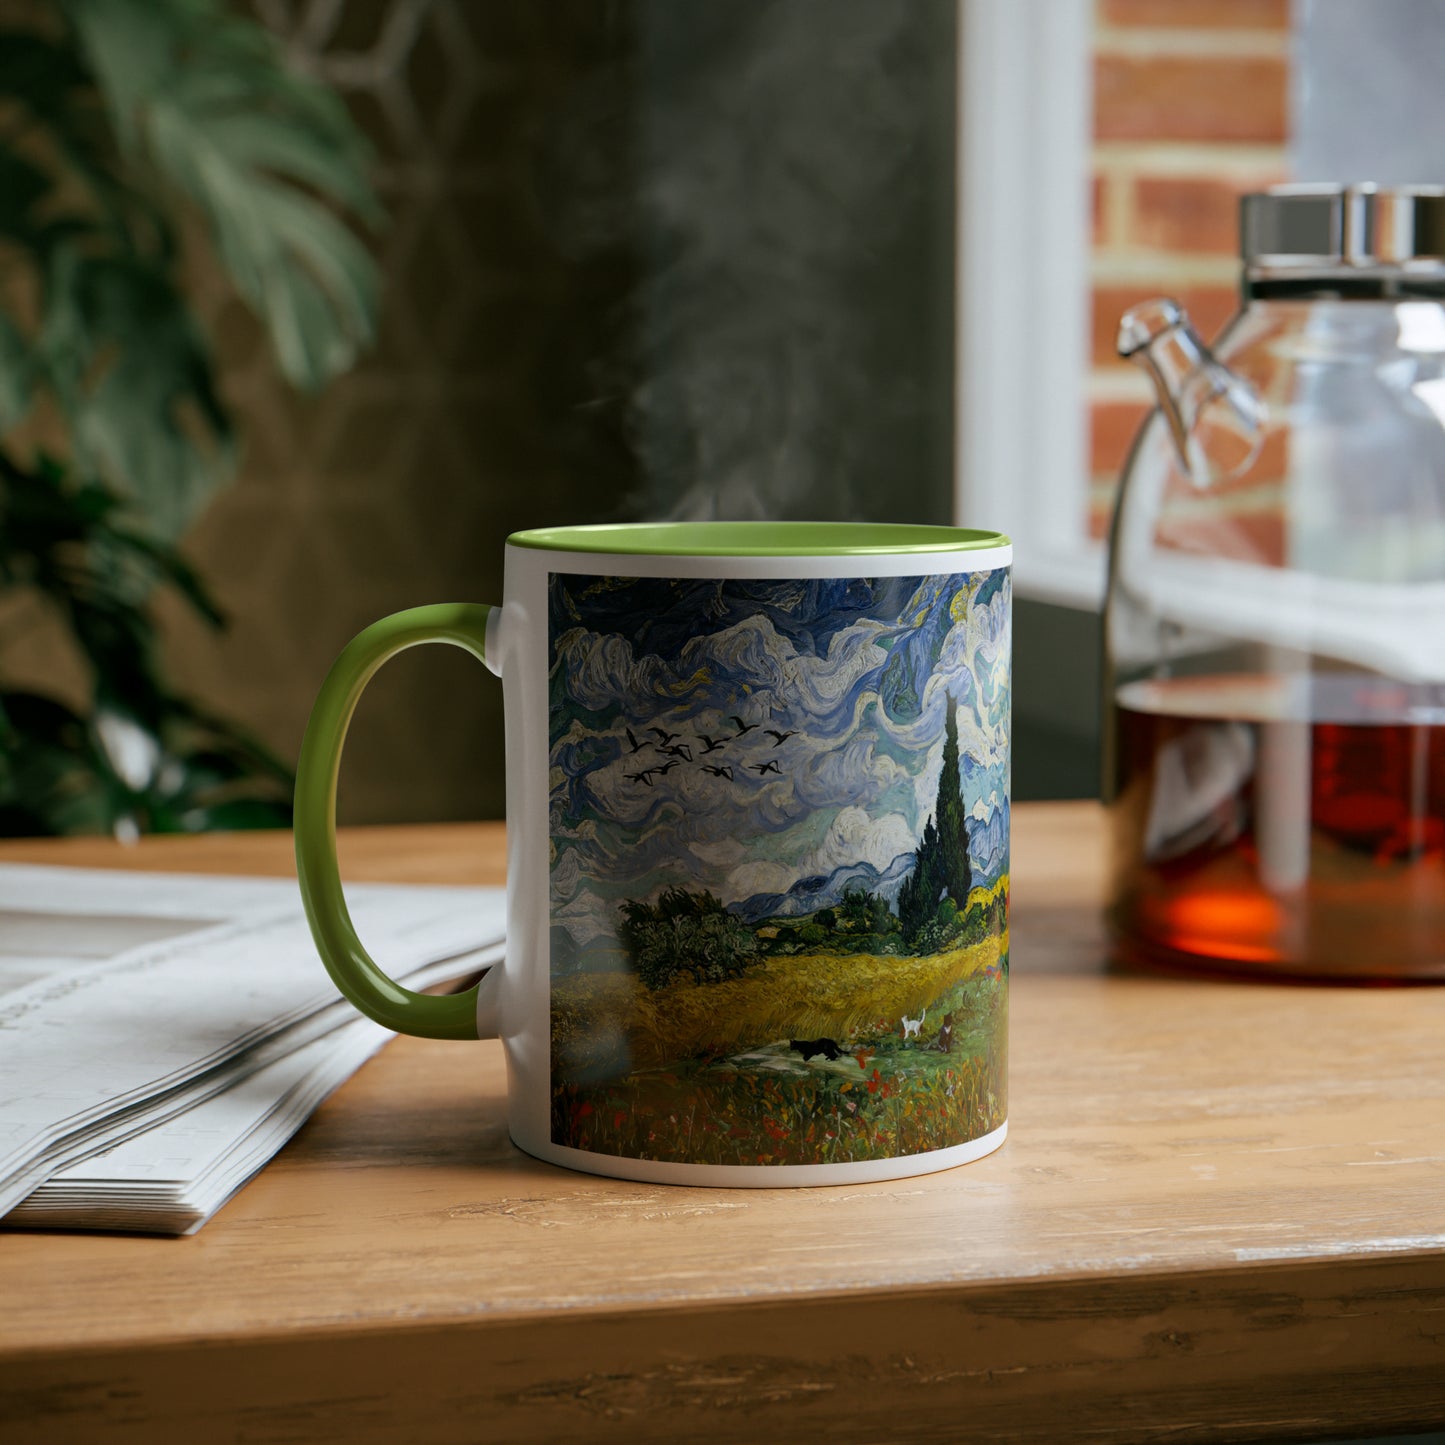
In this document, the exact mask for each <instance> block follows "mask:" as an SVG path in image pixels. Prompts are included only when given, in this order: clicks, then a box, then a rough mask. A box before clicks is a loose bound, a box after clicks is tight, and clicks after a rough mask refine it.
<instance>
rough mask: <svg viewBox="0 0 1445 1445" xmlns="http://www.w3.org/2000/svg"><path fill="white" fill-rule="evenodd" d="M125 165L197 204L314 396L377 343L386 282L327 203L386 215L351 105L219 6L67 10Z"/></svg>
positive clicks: (121, 1)
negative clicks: (147, 172) (145, 169)
mask: <svg viewBox="0 0 1445 1445" xmlns="http://www.w3.org/2000/svg"><path fill="white" fill-rule="evenodd" d="M65 9H66V11H67V13H68V14H69V15H70V17H71V19H72V21H73V23H74V25H75V28H76V32H77V33H78V35H79V37H80V41H81V45H82V47H83V50H84V54H85V56H86V59H87V61H88V63H89V65H90V67H91V69H92V70H93V71H94V73H95V75H96V78H97V79H98V81H99V82H100V87H101V90H102V92H103V94H104V95H105V98H106V102H107V105H108V106H109V109H110V112H111V114H112V116H113V118H114V122H115V128H116V133H117V135H118V136H119V138H120V143H121V147H122V150H123V152H124V153H125V154H126V155H127V156H129V157H131V158H133V159H135V160H137V161H139V162H142V163H144V164H146V165H148V166H150V167H152V168H153V169H154V171H155V173H156V175H157V177H158V178H159V179H160V180H161V181H162V182H163V183H164V184H165V185H167V186H170V187H174V188H175V189H176V190H177V191H179V192H181V193H182V194H184V195H185V196H187V197H189V198H190V200H192V201H194V202H195V203H196V204H197V205H198V206H199V207H200V208H201V211H202V212H203V213H204V215H205V217H206V220H207V221H208V222H209V224H210V227H211V230H212V233H213V234H214V236H215V239H216V245H217V248H218V251H219V253H220V256H221V259H222V261H223V262H224V263H225V266H226V268H227V270H228V271H229V273H230V276H231V279H232V281H233V282H234V283H235V286H236V289H237V290H238V291H239V292H240V293H241V295H242V296H244V297H245V298H246V300H247V301H249V302H250V303H251V305H252V306H253V307H254V308H255V309H256V311H257V312H258V313H259V314H260V315H261V316H262V317H263V318H264V320H265V322H266V325H267V328H268V330H269V331H270V334H271V340H272V344H273V345H274V346H275V348H276V355H277V358H278V360H279V361H280V363H281V366H282V368H283V370H284V371H285V373H286V375H287V376H288V377H289V378H290V379H291V380H292V381H293V382H294V383H295V384H296V385H298V386H302V387H307V388H312V387H317V386H320V385H322V384H324V383H325V382H327V381H329V380H330V379H331V378H332V377H333V376H336V375H337V374H338V373H340V372H342V371H345V370H346V369H347V368H348V367H349V366H351V365H352V364H353V363H354V362H355V360H356V357H357V355H358V352H359V351H360V350H361V348H363V347H364V346H366V345H367V344H369V343H370V341H371V340H372V337H373V334H374V329H375V322H376V271H375V267H374V265H373V263H372V260H371V257H370V256H369V255H368V253H367V252H366V250H365V248H364V247H362V246H361V244H360V243H359V242H358V241H357V240H356V238H355V236H353V235H352V233H351V231H350V230H348V229H347V227H346V226H345V225H344V224H342V222H341V221H339V220H338V219H337V217H336V216H335V214H333V212H332V211H331V210H329V209H328V208H327V206H325V205H323V204H322V203H321V201H320V200H318V199H316V197H321V198H323V199H324V200H326V201H330V202H332V203H334V204H335V205H337V206H342V207H346V208H347V209H349V210H351V211H353V212H355V213H356V214H357V215H359V216H361V217H362V218H364V219H367V220H374V219H375V218H376V214H377V208H376V202H375V199H374V197H373V195H372V192H371V188H370V185H369V184H368V182H367V180H366V165H365V162H366V156H365V153H364V150H363V149H362V146H361V142H360V140H359V138H358V135H357V132H356V131H355V129H354V128H353V127H352V125H351V123H350V120H349V119H348V117H347V114H346V111H345V109H344V108H343V107H342V105H341V103H340V101H339V100H337V98H336V97H335V96H334V95H333V94H331V92H330V91H327V90H325V89H323V88H321V87H320V86H318V85H316V84H315V83H314V82H311V81H309V80H306V79H304V78H302V77H300V76H298V75H294V74H292V73H291V72H289V71H288V70H286V69H285V67H284V66H283V65H282V64H281V60H280V56H279V53H278V51H277V48H276V46H275V44H274V42H273V41H272V40H271V37H270V36H269V35H267V34H266V32H265V31H262V30H260V29H259V28H258V27H257V26H255V25H253V24H250V23H248V22H246V21H242V20H238V19H236V18H235V17H234V16H232V15H231V14H229V13H228V11H227V10H226V8H225V7H224V6H223V5H221V4H219V3H218V0H65Z"/></svg>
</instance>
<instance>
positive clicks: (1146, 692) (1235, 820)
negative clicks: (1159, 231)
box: [1105, 186, 1445, 979]
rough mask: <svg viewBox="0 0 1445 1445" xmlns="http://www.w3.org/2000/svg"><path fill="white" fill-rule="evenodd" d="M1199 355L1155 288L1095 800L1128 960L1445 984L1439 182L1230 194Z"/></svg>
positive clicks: (1117, 526) (1116, 529)
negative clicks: (1224, 287) (1103, 810)
mask: <svg viewBox="0 0 1445 1445" xmlns="http://www.w3.org/2000/svg"><path fill="white" fill-rule="evenodd" d="M1241 237H1242V249H1243V259H1244V279H1243V305H1242V307H1241V309H1240V311H1239V313H1238V315H1237V316H1236V317H1235V318H1234V319H1233V320H1232V321H1231V322H1230V324H1229V325H1228V326H1227V327H1226V329H1225V331H1224V332H1223V334H1222V336H1221V338H1220V339H1219V340H1218V342H1217V343H1216V344H1215V346H1214V348H1213V349H1212V350H1211V349H1209V348H1206V347H1205V345H1204V344H1203V342H1202V341H1201V340H1200V338H1199V337H1198V335H1197V334H1196V333H1195V332H1194V331H1193V328H1192V327H1191V326H1190V324H1189V320H1188V318H1187V316H1185V315H1184V313H1183V312H1182V311H1181V310H1180V308H1179V307H1177V306H1176V305H1174V304H1173V303H1172V302H1168V301H1156V302H1149V303H1145V304H1144V305H1143V306H1140V307H1136V308H1134V309H1133V310H1132V311H1131V312H1130V313H1129V314H1128V315H1127V316H1126V317H1125V318H1124V321H1123V323H1122V325H1121V329H1120V338H1119V348H1120V351H1121V353H1122V354H1124V355H1126V356H1128V357H1130V358H1131V359H1132V360H1134V361H1136V362H1138V363H1139V364H1140V365H1142V366H1143V367H1144V368H1145V370H1146V371H1147V372H1148V373H1149V374H1150V376H1151V378H1152V380H1153V382H1154V384H1155V388H1156V393H1157V399H1158V406H1157V408H1156V409H1155V410H1154V411H1153V412H1152V413H1151V414H1150V416H1149V417H1148V418H1147V419H1146V421H1145V422H1144V424H1143V426H1142V428H1141V430H1140V433H1139V435H1138V437H1137V439H1136V440H1135V443H1134V449H1133V452H1132V453H1131V455H1130V458H1129V461H1128V462H1127V464H1126V466H1125V470H1124V476H1123V479H1122V482H1121V487H1120V492H1119V498H1118V502H1117V504H1116V510H1115V516H1114V524H1113V530H1112V536H1111V543H1110V580H1109V595H1108V603H1107V614H1106V628H1105V639H1106V652H1107V666H1106V670H1105V680H1106V689H1107V695H1106V710H1107V713H1108V720H1107V725H1106V759H1105V792H1106V801H1108V802H1109V804H1110V808H1111V812H1112V821H1113V829H1114V842H1115V859H1114V886H1113V918H1114V924H1115V929H1116V934H1117V939H1118V943H1119V946H1120V948H1121V951H1122V952H1123V953H1124V954H1125V955H1126V956H1132V957H1134V958H1136V959H1139V960H1143V961H1148V962H1152V963H1155V964H1163V965H1166V966H1185V967H1208V968H1222V969H1226V970H1232V971H1247V972H1251V973H1256V974H1261V975H1300V976H1314V977H1351V978H1359V979H1424V978H1445V193H1441V192H1439V191H1436V190H1433V189H1432V190H1425V189H1409V190H1394V191H1387V190H1383V189H1376V188H1374V187H1369V186H1353V187H1329V188H1319V187H1312V188H1306V187H1280V188H1277V189H1276V190H1274V191H1270V192H1267V193H1262V194H1259V195H1255V196H1248V197H1246V198H1245V199H1244V202H1243V205H1242V208H1241Z"/></svg>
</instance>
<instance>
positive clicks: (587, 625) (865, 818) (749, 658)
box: [549, 568, 1010, 1165]
mask: <svg viewBox="0 0 1445 1445" xmlns="http://www.w3.org/2000/svg"><path fill="white" fill-rule="evenodd" d="M1009 587H1010V583H1009V574H1008V570H1007V569H1006V568H999V569H995V570H991V571H985V572H974V573H962V574H957V575H943V576H919V577H878V578H841V579H812V580H801V581H778V580H771V579H770V580H758V581H720V580H716V579H669V578H596V577H588V576H572V575H568V574H553V575H552V577H551V579H550V595H549V623H550V647H551V653H550V746H551V751H550V765H551V766H550V784H549V787H550V834H551V919H552V929H551V1068H552V1119H551V1128H552V1138H553V1141H554V1142H556V1143H558V1144H562V1145H566V1146H568V1147H571V1148H575V1149H585V1150H589V1151H592V1152H594V1153H600V1154H609V1155H618V1156H623V1157H628V1158H635V1159H651V1160H666V1161H673V1162H681V1163H700V1164H748V1165H757V1164H762V1165H774V1164H826V1163H846V1162H853V1161H861V1160H869V1159H886V1158H894V1157H899V1156H903V1155H909V1154H917V1153H923V1152H926V1151H929V1150H934V1149H943V1148H948V1147H951V1146H953V1145H958V1144H963V1143H966V1142H968V1141H970V1140H972V1139H976V1138H978V1137H980V1136H981V1135H984V1134H987V1133H990V1132H991V1131H993V1130H994V1129H996V1128H998V1127H999V1126H1000V1125H1001V1124H1002V1123H1003V1122H1004V1119H1005V1117H1006V1098H1005V1079H1006V1049H1007V1010H1008V940H1009V935H1008V887H1009V851H1008V837H1009V706H1010V696H1009V688H1010V683H1009V662H1010V636H1009V615H1010V609H1009V600H1010V599H1009Z"/></svg>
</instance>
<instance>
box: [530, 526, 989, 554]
mask: <svg viewBox="0 0 1445 1445" xmlns="http://www.w3.org/2000/svg"><path fill="white" fill-rule="evenodd" d="M507 545H508V546H509V547H529V548H533V549H536V550H540V551H547V552H587V553H598V554H612V555H619V554H622V555H629V556H639V557H886V556H901V555H907V554H908V553H910V552H981V551H987V550H989V549H991V548H994V547H1008V546H1011V545H1012V543H1011V542H1010V541H1009V539H1008V537H1007V536H1006V535H1005V534H1004V533H1002V532H988V531H983V530H981V529H979V528H976V527H943V526H937V525H933V524H924V523H917V524H915V523H912V522H599V523H592V524H585V525H582V526H575V527H532V528H529V529H527V530H526V531H523V532H513V533H512V535H511V536H510V537H508V538H507Z"/></svg>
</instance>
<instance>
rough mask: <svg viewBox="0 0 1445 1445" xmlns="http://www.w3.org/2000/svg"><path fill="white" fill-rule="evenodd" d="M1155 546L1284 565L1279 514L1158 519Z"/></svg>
mask: <svg viewBox="0 0 1445 1445" xmlns="http://www.w3.org/2000/svg"><path fill="white" fill-rule="evenodd" d="M1154 540H1155V543H1156V545H1158V546H1160V547H1165V548H1168V549H1170V550H1171V551H1177V552H1192V553H1195V554H1196V555H1206V556H1211V557H1229V558H1232V559H1233V560H1235V561H1237V562H1254V563H1262V564H1264V565H1265V566H1271V567H1278V566H1280V565H1281V564H1282V563H1283V562H1284V553H1285V546H1284V517H1283V515H1282V514H1281V513H1279V512H1240V513H1235V514H1231V513H1230V512H1229V511H1228V510H1226V509H1224V508H1221V509H1220V510H1219V511H1218V512H1213V513H1206V512H1196V513H1194V514H1193V515H1190V516H1187V517H1182V516H1178V515H1174V516H1169V515H1168V514H1167V513H1166V514H1165V516H1164V517H1162V518H1161V519H1160V522H1159V525H1158V527H1157V528H1156V529H1155V533H1154Z"/></svg>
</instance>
